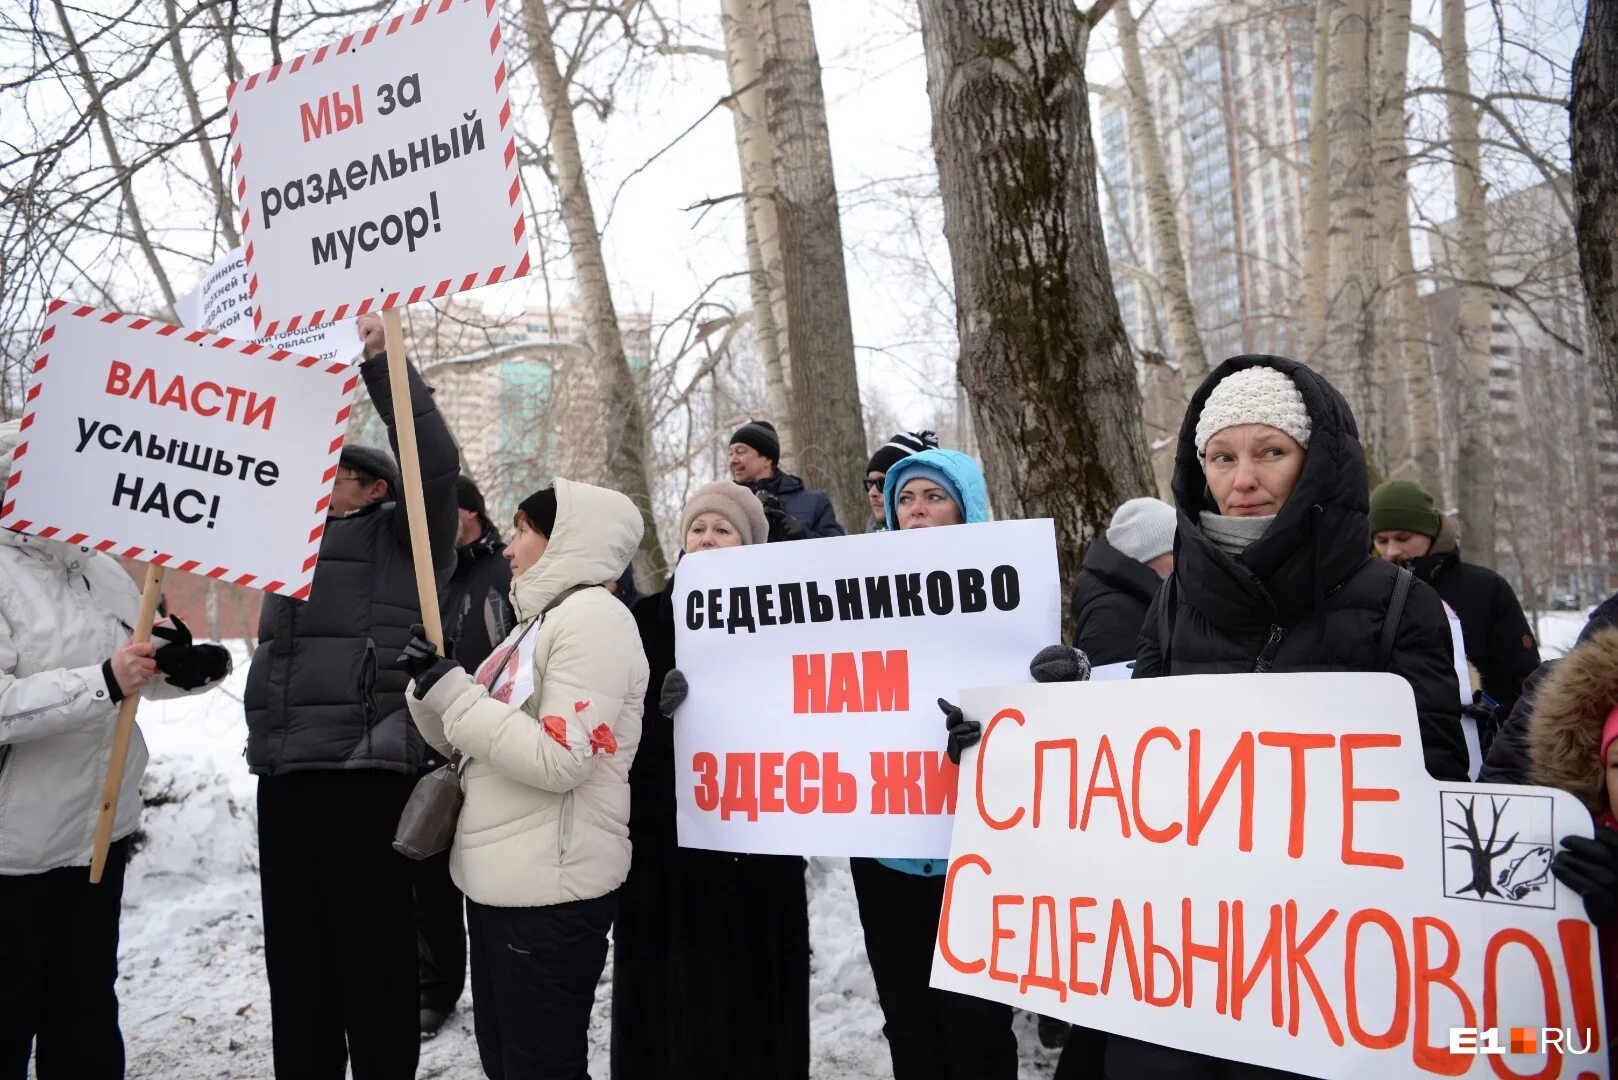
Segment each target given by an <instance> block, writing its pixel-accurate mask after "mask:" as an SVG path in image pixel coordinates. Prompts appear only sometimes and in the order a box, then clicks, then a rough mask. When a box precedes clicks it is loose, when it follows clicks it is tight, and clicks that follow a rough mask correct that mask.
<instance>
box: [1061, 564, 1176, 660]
mask: <svg viewBox="0 0 1618 1080" xmlns="http://www.w3.org/2000/svg"><path fill="white" fill-rule="evenodd" d="M1162 584H1163V581H1162V579H1161V578H1159V577H1158V576H1157V572H1156V571H1155V570H1153V569H1151V568H1150V567H1148V566H1147V565H1146V564H1145V563H1143V562H1141V561H1140V560H1139V559H1131V558H1130V557H1129V556H1128V555H1125V554H1123V553H1122V552H1120V551H1119V550H1118V549H1117V548H1115V547H1113V546H1112V545H1111V544H1109V543H1108V542H1107V538H1106V537H1105V536H1098V537H1096V538H1095V539H1094V540H1093V541H1091V543H1090V550H1088V551H1086V552H1085V553H1084V569H1082V570H1080V571H1079V576H1078V578H1077V579H1076V580H1075V581H1074V583H1073V625H1074V632H1073V645H1074V647H1075V648H1078V649H1081V650H1083V652H1084V654H1085V655H1086V656H1088V657H1089V658H1090V663H1092V664H1118V663H1122V662H1123V661H1125V660H1133V659H1135V646H1136V643H1137V642H1139V641H1140V631H1141V624H1142V623H1144V622H1145V621H1146V609H1147V608H1149V607H1150V606H1151V603H1152V597H1154V596H1156V595H1157V590H1158V586H1160V585H1162Z"/></svg>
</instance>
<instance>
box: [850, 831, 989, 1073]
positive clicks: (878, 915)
mask: <svg viewBox="0 0 1618 1080" xmlns="http://www.w3.org/2000/svg"><path fill="white" fill-rule="evenodd" d="M849 862H850V863H851V864H852V866H853V869H854V896H855V898H856V899H857V900H858V901H859V907H860V923H861V925H862V926H863V927H864V928H865V952H866V955H867V956H868V957H870V960H871V974H872V975H873V976H875V977H876V993H877V997H878V998H879V999H880V1000H881V1003H882V1017H883V1020H884V1021H885V1023H884V1024H883V1025H882V1034H884V1035H885V1036H887V1039H888V1051H889V1053H891V1054H892V1055H893V1078H894V1080H1016V1078H1017V1036H1016V1035H1015V1034H1014V1033H1013V1032H1012V1030H1011V1016H1012V1010H1011V1006H1009V1005H1001V1004H999V1003H998V1002H993V1001H984V1000H982V999H981V998H975V997H968V996H967V995H965V994H955V993H951V992H950V991H948V990H934V989H933V988H932V987H930V986H929V985H928V980H929V979H930V978H931V976H932V968H933V943H934V942H935V941H936V940H937V938H938V919H939V916H940V915H941V913H942V910H943V906H944V879H943V878H942V877H920V876H918V875H915V874H905V873H901V872H899V871H898V870H891V869H889V868H888V867H886V866H883V865H882V864H881V863H879V862H877V861H876V860H875V859H850V860H849Z"/></svg>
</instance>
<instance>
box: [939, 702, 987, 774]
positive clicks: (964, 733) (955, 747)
mask: <svg viewBox="0 0 1618 1080" xmlns="http://www.w3.org/2000/svg"><path fill="white" fill-rule="evenodd" d="M938 707H939V708H940V709H942V710H944V730H945V731H947V732H949V743H948V744H947V746H946V747H945V753H947V754H949V759H950V760H951V761H953V762H954V763H955V764H957V765H959V764H960V763H961V754H963V753H965V751H966V748H967V747H969V746H976V745H977V744H978V740H980V739H982V738H983V725H982V724H980V723H978V722H977V721H976V720H968V719H967V718H966V717H965V716H962V715H961V707H960V706H959V705H951V704H950V703H949V702H947V701H945V700H944V699H943V698H939V699H938Z"/></svg>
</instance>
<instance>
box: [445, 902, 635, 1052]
mask: <svg viewBox="0 0 1618 1080" xmlns="http://www.w3.org/2000/svg"><path fill="white" fill-rule="evenodd" d="M616 899H617V898H616V897H615V896H614V895H613V894H611V893H609V894H607V895H606V896H598V897H596V898H595V899H593V900H575V901H572V902H570V903H566V904H552V905H549V906H547V907H521V908H502V907H487V906H485V905H483V904H479V903H477V902H475V901H473V900H471V899H468V900H467V902H466V928H467V931H468V933H469V935H470V937H471V942H472V1023H473V1026H474V1028H475V1029H476V1031H477V1039H478V1058H479V1059H480V1060H481V1061H482V1063H483V1072H484V1075H486V1076H488V1077H489V1080H589V1076H590V1039H589V1032H590V1011H591V1009H592V1008H593V1007H594V1006H595V998H596V983H597V981H599V980H600V978H601V969H602V968H604V967H605V966H606V964H607V931H608V930H610V929H611V928H612V917H613V913H614V911H615V910H616V908H617V904H616Z"/></svg>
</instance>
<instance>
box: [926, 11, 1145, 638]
mask: <svg viewBox="0 0 1618 1080" xmlns="http://www.w3.org/2000/svg"><path fill="white" fill-rule="evenodd" d="M921 27H922V44H923V48H924V51H925V53H926V58H927V94H928V97H929V98H930V99H931V102H932V116H933V153H934V155H935V156H936V158H937V160H938V173H939V183H940V188H941V190H942V193H943V199H944V235H945V237H946V239H947V240H948V241H949V249H950V262H951V265H952V266H953V267H954V271H955V303H956V318H957V323H958V326H959V331H960V337H961V359H960V378H961V382H962V383H964V384H965V386H966V389H967V391H968V393H970V394H971V397H972V415H973V420H974V422H975V425H976V430H977V435H978V440H979V443H980V445H981V446H982V447H983V457H984V465H985V468H986V471H987V475H988V480H989V492H990V496H991V498H993V499H994V501H995V505H996V512H997V513H998V514H999V515H1000V516H1001V517H1008V518H1041V517H1049V518H1053V519H1054V520H1055V522H1056V544H1057V555H1058V559H1059V560H1060V564H1061V571H1062V580H1064V581H1072V580H1073V578H1074V576H1075V575H1076V574H1077V573H1078V571H1079V555H1080V553H1081V552H1082V551H1083V550H1084V548H1085V546H1086V545H1087V544H1088V542H1089V541H1090V539H1091V538H1092V537H1095V536H1096V535H1098V534H1100V533H1101V532H1103V531H1104V530H1105V529H1106V526H1107V523H1108V521H1109V520H1110V519H1111V517H1112V512H1113V510H1114V509H1115V508H1116V507H1117V506H1118V504H1119V503H1121V502H1123V501H1124V500H1125V499H1128V498H1131V497H1133V496H1137V495H1146V494H1150V493H1151V492H1152V490H1153V484H1152V474H1151V469H1150V467H1149V466H1148V462H1147V453H1146V439H1145V436H1144V434H1143V431H1142V425H1141V401H1140V392H1139V390H1138V389H1137V386H1136V381H1135V364H1134V360H1133V358H1132V356H1131V354H1130V349H1129V340H1128V338H1127V337H1126V335H1125V333H1124V326H1123V320H1122V318H1121V317H1120V315H1119V313H1118V302H1117V300H1116V298H1115V297H1114V295H1113V291H1112V275H1111V272H1110V270H1109V267H1108V264H1107V248H1106V243H1105V240H1104V238H1103V235H1102V229H1101V212H1100V207H1099V205H1098V202H1097V198H1096V160H1095V145H1094V143H1093V142H1092V141H1091V138H1090V104H1089V98H1088V93H1087V91H1086V87H1085V78H1084V55H1085V45H1086V38H1087V37H1088V30H1089V27H1088V24H1087V23H1085V21H1084V20H1083V18H1082V16H1080V15H1079V13H1078V12H1077V11H1075V9H1074V7H1073V5H1072V3H1070V2H1069V0H922V3H921ZM1066 606H1067V600H1066V597H1065V596H1064V599H1063V607H1064V621H1066V615H1065V609H1066Z"/></svg>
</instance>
